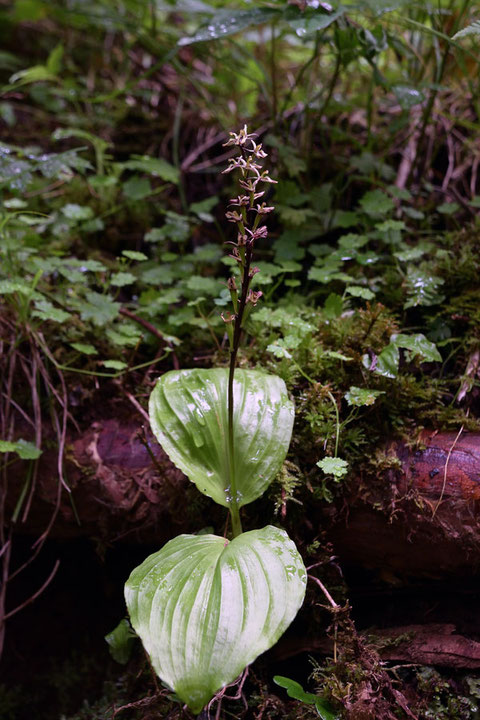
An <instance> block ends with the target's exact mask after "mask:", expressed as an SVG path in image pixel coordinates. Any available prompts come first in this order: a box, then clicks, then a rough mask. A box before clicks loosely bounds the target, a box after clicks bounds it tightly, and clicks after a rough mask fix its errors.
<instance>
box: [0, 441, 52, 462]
mask: <svg viewBox="0 0 480 720" xmlns="http://www.w3.org/2000/svg"><path fill="white" fill-rule="evenodd" d="M9 452H15V453H17V455H18V456H19V457H20V458H21V459H22V460H36V459H37V458H38V457H40V455H41V454H42V451H41V450H40V448H37V446H36V445H34V444H33V443H31V442H28V440H23V439H22V438H20V440H16V441H15V442H9V441H8V440H0V453H9Z"/></svg>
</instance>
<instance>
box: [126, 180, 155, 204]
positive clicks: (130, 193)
mask: <svg viewBox="0 0 480 720" xmlns="http://www.w3.org/2000/svg"><path fill="white" fill-rule="evenodd" d="M151 192H152V186H151V185H150V182H149V181H148V180H147V178H142V177H139V175H133V177H131V178H130V179H129V180H127V182H125V183H124V185H123V194H124V195H125V197H127V198H128V199H129V200H143V198H146V197H148V195H150V193H151Z"/></svg>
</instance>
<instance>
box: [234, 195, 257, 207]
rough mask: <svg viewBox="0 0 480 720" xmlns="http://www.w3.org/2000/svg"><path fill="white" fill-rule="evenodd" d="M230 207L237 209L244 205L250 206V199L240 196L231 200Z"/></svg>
mask: <svg viewBox="0 0 480 720" xmlns="http://www.w3.org/2000/svg"><path fill="white" fill-rule="evenodd" d="M262 195H263V193H262ZM229 205H236V206H237V207H242V205H250V198H249V197H248V195H238V197H236V198H231V200H230V202H229Z"/></svg>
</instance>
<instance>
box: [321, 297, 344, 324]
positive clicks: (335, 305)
mask: <svg viewBox="0 0 480 720" xmlns="http://www.w3.org/2000/svg"><path fill="white" fill-rule="evenodd" d="M342 312H343V300H342V296H341V295H337V293H330V295H329V296H328V297H327V299H326V300H325V304H324V306H323V314H324V315H325V316H326V317H327V318H329V319H330V320H334V319H335V318H338V317H340V315H341V314H342Z"/></svg>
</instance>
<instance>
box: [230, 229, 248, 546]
mask: <svg viewBox="0 0 480 720" xmlns="http://www.w3.org/2000/svg"><path fill="white" fill-rule="evenodd" d="M252 252H253V248H252V245H251V243H248V244H247V246H246V249H245V263H244V265H243V275H242V292H241V295H240V298H239V300H238V313H237V316H236V318H235V329H234V332H233V343H232V347H231V349H230V365H229V372H228V398H227V405H228V474H229V479H230V495H231V498H232V499H231V501H230V515H231V517H232V530H233V537H237V535H240V534H241V532H242V523H241V520H240V509H239V507H238V498H237V485H236V482H235V456H234V451H235V438H234V427H233V412H234V400H233V381H234V377H235V366H236V363H237V354H238V348H239V346H240V336H241V333H242V320H243V313H244V310H245V305H246V303H247V294H248V287H249V285H250V265H251V263H252Z"/></svg>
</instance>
